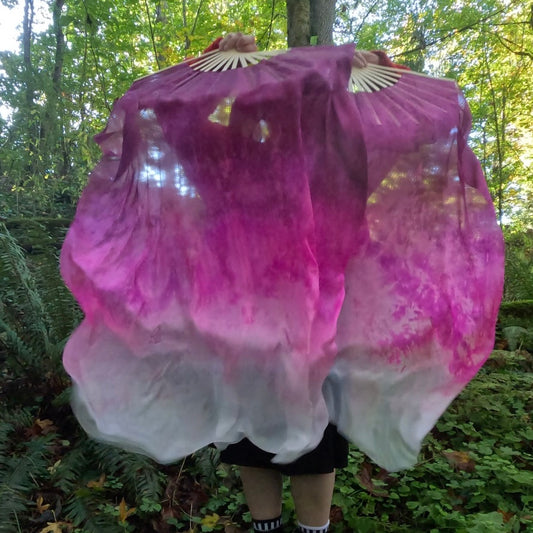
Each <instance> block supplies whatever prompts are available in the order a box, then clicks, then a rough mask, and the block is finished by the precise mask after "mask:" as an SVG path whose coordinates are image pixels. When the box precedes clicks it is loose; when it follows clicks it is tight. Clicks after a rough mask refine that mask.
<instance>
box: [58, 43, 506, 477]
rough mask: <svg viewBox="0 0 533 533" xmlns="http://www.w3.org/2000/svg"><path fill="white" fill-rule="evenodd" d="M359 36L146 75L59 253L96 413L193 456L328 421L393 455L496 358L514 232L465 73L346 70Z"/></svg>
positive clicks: (398, 462)
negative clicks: (474, 142) (465, 92)
mask: <svg viewBox="0 0 533 533" xmlns="http://www.w3.org/2000/svg"><path fill="white" fill-rule="evenodd" d="M352 54H353V47H352V46H348V45H347V46H341V47H313V48H307V49H294V50H292V51H289V52H287V53H284V54H281V55H278V56H275V57H273V58H271V59H268V60H265V61H263V62H261V63H259V64H258V65H254V66H250V67H247V68H241V69H236V70H231V71H227V72H220V73H216V72H209V73H199V72H196V71H195V70H193V69H191V67H190V66H188V65H186V64H180V65H177V66H175V67H172V68H170V69H168V70H165V71H162V72H159V73H157V74H154V75H152V76H149V77H147V78H145V79H142V80H139V81H137V82H135V83H134V84H133V86H132V87H131V89H130V90H129V91H128V92H127V93H126V94H125V95H124V97H122V98H121V99H120V100H119V101H118V102H117V103H116V105H115V107H114V109H113V112H112V114H111V117H110V119H109V123H108V125H107V127H106V129H105V131H104V132H103V133H101V134H100V135H98V136H97V138H96V140H97V142H98V143H99V144H100V146H101V148H102V151H103V157H102V160H101V162H100V163H99V164H98V166H97V167H96V168H95V170H94V172H93V173H92V174H91V176H90V180H89V183H88V185H87V187H86V189H85V191H84V193H83V195H82V197H81V200H80V202H79V205H78V210H77V213H76V217H75V220H74V222H73V223H72V226H71V228H70V230H69V233H68V235H67V238H66V241H65V244H64V247H63V251H62V257H61V269H62V274H63V276H64V279H65V281H66V283H67V285H68V286H69V288H70V289H71V290H72V292H73V294H74V296H75V297H76V299H77V300H78V301H79V303H80V305H81V307H82V309H83V311H84V313H85V319H84V320H83V322H82V324H81V325H80V326H79V327H78V329H77V330H76V331H75V332H74V333H73V335H72V337H71V338H70V340H69V342H68V344H67V346H66V348H65V354H64V364H65V367H66V369H67V371H68V372H69V374H70V375H71V376H72V378H73V381H74V399H73V405H74V409H75V412H76V414H77V416H78V418H79V420H80V422H81V424H82V425H83V427H84V428H85V429H86V430H87V431H88V433H89V434H90V435H91V436H93V437H95V438H98V439H101V440H104V441H107V442H111V443H115V444H118V445H120V446H123V447H124V448H127V449H130V450H134V451H138V452H142V453H145V454H148V455H150V456H152V457H154V458H155V459H157V460H158V461H160V462H171V461H174V460H177V459H179V458H181V457H183V456H185V455H187V454H190V453H192V452H194V451H195V450H197V449H199V448H201V447H202V446H205V445H207V444H209V443H212V442H214V443H217V444H218V445H219V446H221V447H222V446H224V445H227V444H228V443H233V442H236V441H238V440H240V439H241V438H243V437H245V436H246V437H248V438H249V439H250V440H252V441H253V442H254V443H255V444H256V445H257V446H259V447H261V448H263V449H264V450H267V451H269V452H273V453H275V454H277V455H276V458H275V460H276V461H278V462H289V461H292V460H294V459H295V458H297V457H299V456H301V455H302V454H304V453H306V452H308V451H310V450H311V449H313V448H314V447H315V446H316V445H317V443H318V442H319V441H320V439H321V437H322V433H323V431H324V428H325V427H326V425H327V424H328V422H329V421H331V422H333V423H335V424H337V426H338V428H339V431H340V432H341V433H342V434H343V435H345V436H346V437H347V438H348V439H349V440H350V441H352V442H353V443H355V444H356V445H357V446H359V447H360V448H361V449H362V450H363V451H365V452H366V453H367V454H368V455H369V456H370V457H371V458H372V459H373V460H374V461H376V462H377V463H378V464H379V465H381V466H383V467H385V468H387V469H388V470H398V469H401V468H407V467H410V466H412V465H413V464H414V463H415V462H416V459H417V454H418V452H419V450H420V444H421V441H422V439H423V437H424V436H425V435H426V433H427V432H428V431H429V430H430V429H431V427H432V426H433V425H434V424H435V422H436V420H437V419H438V417H439V416H440V415H441V414H442V412H443V411H444V410H445V409H446V407H447V406H448V404H449V403H450V401H451V400H452V399H453V398H454V397H455V396H456V395H457V394H458V393H459V392H460V391H461V390H462V388H463V387H464V386H465V385H466V384H467V383H468V381H469V380H470V379H471V378H472V377H473V376H474V375H475V374H476V372H477V371H478V369H479V368H480V366H481V365H482V364H483V362H484V361H485V360H486V359H487V357H488V355H489V353H490V351H491V349H492V346H493V340H494V328H495V321H496V315H497V310H498V305H499V302H500V297H501V291H502V281H503V244H502V236H501V232H500V229H499V227H498V225H497V223H496V218H495V215H494V210H493V206H492V203H491V199H490V196H489V192H488V189H487V186H486V183H485V180H484V178H483V175H482V172H481V168H480V165H479V163H478V161H477V160H476V158H475V157H474V155H473V153H472V152H471V150H470V149H469V148H468V146H467V144H466V139H467V135H468V133H469V129H470V114H469V111H468V107H467V105H466V102H465V100H464V98H463V96H462V94H461V92H460V91H459V90H458V88H457V86H456V85H455V83H454V82H453V81H448V80H435V79H429V78H425V77H421V76H417V75H415V74H414V73H408V72H407V73H405V74H404V75H403V76H402V78H401V79H400V80H399V82H398V83H397V84H396V85H395V86H393V87H390V88H387V89H384V90H381V91H379V92H376V93H365V94H363V93H359V94H355V95H354V94H352V93H350V92H348V91H347V89H346V88H347V86H348V78H349V73H350V66H351V57H352Z"/></svg>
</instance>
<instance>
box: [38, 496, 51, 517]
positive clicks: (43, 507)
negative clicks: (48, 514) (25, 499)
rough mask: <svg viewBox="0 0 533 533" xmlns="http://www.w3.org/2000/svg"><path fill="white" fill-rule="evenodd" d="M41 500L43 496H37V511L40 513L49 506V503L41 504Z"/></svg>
mask: <svg viewBox="0 0 533 533" xmlns="http://www.w3.org/2000/svg"><path fill="white" fill-rule="evenodd" d="M43 502H44V500H43V497H42V496H39V497H38V498H37V512H38V513H41V514H43V513H44V512H45V511H46V510H47V509H48V508H49V507H50V504H49V503H46V504H44V505H43Z"/></svg>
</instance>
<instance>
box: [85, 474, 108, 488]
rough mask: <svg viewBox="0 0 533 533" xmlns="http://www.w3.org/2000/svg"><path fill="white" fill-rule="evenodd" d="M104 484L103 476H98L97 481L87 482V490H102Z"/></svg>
mask: <svg viewBox="0 0 533 533" xmlns="http://www.w3.org/2000/svg"><path fill="white" fill-rule="evenodd" d="M104 483H105V474H102V475H101V476H100V478H99V479H98V481H95V480H93V481H89V483H87V487H88V488H89V489H102V488H103V487H104Z"/></svg>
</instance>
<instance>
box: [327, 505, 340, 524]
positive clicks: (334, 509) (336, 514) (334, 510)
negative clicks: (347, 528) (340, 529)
mask: <svg viewBox="0 0 533 533" xmlns="http://www.w3.org/2000/svg"><path fill="white" fill-rule="evenodd" d="M343 520H344V513H343V512H342V509H341V508H340V507H339V506H338V505H332V506H331V510H330V511H329V521H330V522H331V523H332V524H340V523H341V522H342V521H343Z"/></svg>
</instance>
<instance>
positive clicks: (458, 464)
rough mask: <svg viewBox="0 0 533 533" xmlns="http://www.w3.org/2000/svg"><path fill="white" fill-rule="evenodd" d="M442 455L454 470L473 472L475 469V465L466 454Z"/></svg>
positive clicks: (448, 453) (445, 453)
mask: <svg viewBox="0 0 533 533" xmlns="http://www.w3.org/2000/svg"><path fill="white" fill-rule="evenodd" d="M443 455H444V457H446V459H448V463H450V465H451V466H452V468H453V469H454V470H460V471H463V472H473V471H474V470H475V468H476V463H475V461H474V460H473V459H472V458H471V457H470V455H469V454H468V452H443Z"/></svg>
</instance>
